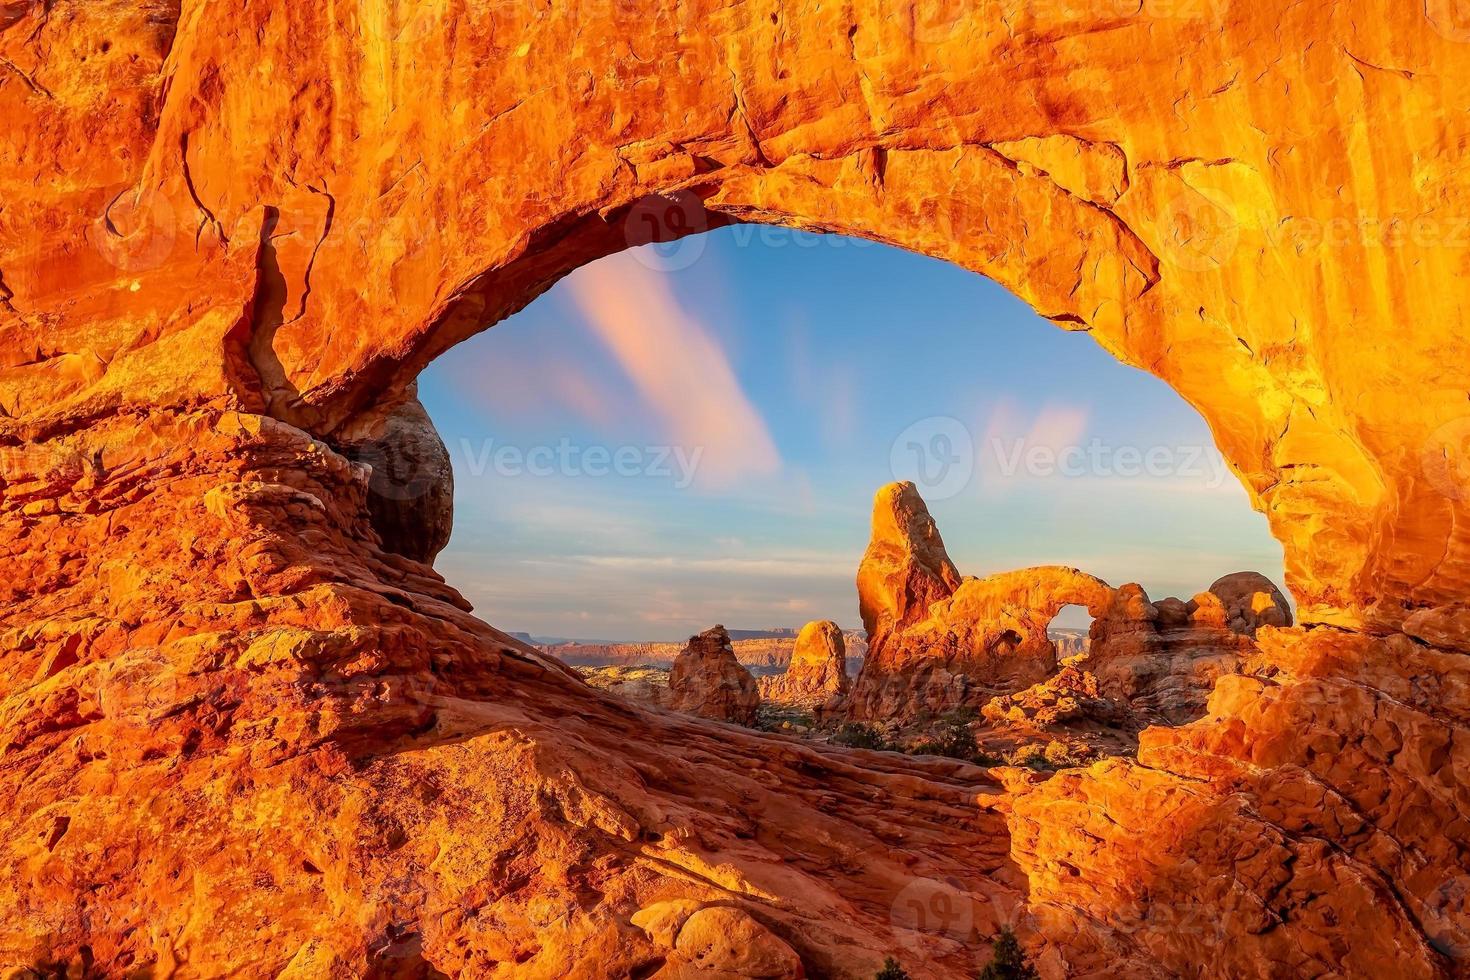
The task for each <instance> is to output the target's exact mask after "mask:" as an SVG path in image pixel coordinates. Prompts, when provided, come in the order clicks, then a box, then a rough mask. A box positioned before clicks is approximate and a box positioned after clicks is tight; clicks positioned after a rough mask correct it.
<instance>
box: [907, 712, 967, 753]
mask: <svg viewBox="0 0 1470 980" xmlns="http://www.w3.org/2000/svg"><path fill="white" fill-rule="evenodd" d="M912 751H913V752H915V753H917V754H919V755H943V756H948V757H949V758H951V759H964V760H966V761H969V760H971V759H974V758H976V757H977V756H979V754H980V747H979V746H977V745H976V744H975V733H974V732H972V731H970V725H969V723H968V722H965V721H948V722H945V723H944V725H943V726H941V727H939V728H937V729H935V730H934V731H932V732H930V733H929V737H928V738H926V739H924V740H923V741H922V742H919V743H918V744H916V745H915V746H914V747H913V750H912Z"/></svg>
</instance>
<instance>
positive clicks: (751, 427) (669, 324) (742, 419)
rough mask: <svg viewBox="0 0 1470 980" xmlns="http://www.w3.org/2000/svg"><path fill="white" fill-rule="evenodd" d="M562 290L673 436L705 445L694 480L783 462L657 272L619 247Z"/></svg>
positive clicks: (720, 357) (718, 352)
mask: <svg viewBox="0 0 1470 980" xmlns="http://www.w3.org/2000/svg"><path fill="white" fill-rule="evenodd" d="M566 285H567V290H568V292H569V293H570V295H571V297H572V301H573V302H575V303H576V304H577V307H578V309H579V310H581V312H582V314H583V316H584V317H585V318H586V321H587V325H588V327H589V328H590V329H591V330H592V332H593V333H594V334H596V335H597V337H598V338H599V339H600V340H601V341H602V342H603V344H605V345H606V346H607V349H608V350H609V351H610V352H611V353H612V355H613V356H614V357H615V358H616V359H617V361H618V363H619V364H620V365H621V366H622V368H623V371H624V372H625V373H626V374H627V375H628V377H629V379H630V380H631V381H632V382H633V384H634V385H635V386H636V387H637V389H638V391H639V394H640V395H641V396H642V397H643V400H644V401H645V402H647V403H648V404H649V405H650V406H651V407H652V408H653V409H654V410H655V411H657V412H658V413H659V415H660V416H662V418H663V420H664V424H665V426H666V430H667V431H668V433H669V434H670V436H671V437H672V439H673V441H674V442H675V443H676V444H677V445H679V446H681V447H683V448H684V449H685V450H686V451H687V452H691V453H692V452H693V451H695V450H696V449H701V450H702V456H701V457H700V461H699V466H698V470H697V471H696V476H695V482H696V483H698V484H700V485H702V486H706V487H726V486H729V485H731V484H733V483H735V482H737V481H738V480H740V479H741V478H743V477H747V476H753V475H766V474H770V473H774V472H776V471H777V470H778V469H779V468H780V466H781V458H780V455H779V454H778V453H777V451H776V444H775V442H774V441H773V440H772V439H771V434H770V432H769V431H768V430H767V428H766V424H765V420H764V419H762V418H761V415H760V413H759V412H758V411H756V409H755V406H754V405H752V404H751V402H750V399H749V398H747V397H746V395H745V392H744V390H743V389H742V388H741V387H740V382H739V380H738V379H737V378H736V377H735V372H734V370H733V369H732V368H731V367H730V361H729V359H728V358H727V357H726V356H725V352H724V351H723V350H722V349H721V348H720V345H719V343H718V342H717V341H716V340H715V338H714V337H713V336H712V335H711V333H710V331H709V330H708V329H707V328H706V327H705V325H704V324H702V323H701V322H700V321H699V320H698V319H697V318H695V317H694V316H692V315H691V314H690V313H688V312H687V311H686V310H684V309H683V307H681V306H680V304H679V301H678V300H677V299H676V298H675V296H674V295H673V292H672V291H671V290H670V289H669V284H668V282H667V280H666V279H664V277H663V276H662V275H660V274H659V273H657V272H654V271H653V270H652V269H649V268H647V267H646V266H644V265H642V264H641V263H640V262H639V261H638V260H637V258H636V257H635V256H633V255H631V254H629V253H627V252H624V253H621V254H619V255H615V256H611V257H609V258H606V259H603V260H602V261H600V262H596V263H593V264H592V265H589V266H586V267H585V268H582V269H579V270H578V271H577V272H575V273H574V274H572V275H571V276H569V277H568V278H567V280H566Z"/></svg>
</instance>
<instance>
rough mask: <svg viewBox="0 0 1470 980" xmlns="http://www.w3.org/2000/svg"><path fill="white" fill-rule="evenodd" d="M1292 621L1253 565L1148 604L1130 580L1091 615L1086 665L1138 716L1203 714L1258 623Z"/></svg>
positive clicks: (1241, 661) (1249, 647) (1169, 718)
mask: <svg viewBox="0 0 1470 980" xmlns="http://www.w3.org/2000/svg"><path fill="white" fill-rule="evenodd" d="M1290 623H1291V609H1290V607H1289V606H1288V605H1287V603H1286V599H1285V597H1284V596H1282V595H1281V592H1280V590H1278V589H1277V588H1276V586H1275V585H1273V584H1272V583H1271V581H1270V580H1269V579H1267V578H1266V577H1265V576H1264V575H1261V574H1260V573H1259V572H1236V573H1234V574H1232V575H1227V576H1225V577H1223V578H1221V579H1219V580H1218V581H1217V582H1216V583H1215V584H1214V585H1211V586H1210V588H1209V589H1208V590H1206V591H1204V592H1201V593H1200V594H1199V595H1196V596H1195V597H1194V598H1193V599H1191V600H1189V601H1188V602H1184V601H1181V600H1179V599H1174V598H1168V599H1161V600H1159V602H1157V603H1154V602H1151V601H1150V600H1149V597H1148V593H1146V592H1144V590H1143V587H1142V586H1140V585H1137V584H1134V583H1130V584H1128V585H1124V586H1123V587H1121V588H1120V589H1118V591H1117V594H1116V596H1115V597H1114V599H1113V601H1112V602H1111V604H1109V606H1108V607H1107V608H1106V609H1105V610H1104V611H1103V614H1102V615H1101V616H1099V617H1097V619H1095V620H1094V621H1093V624H1092V630H1091V632H1090V634H1089V640H1088V654H1087V658H1086V661H1085V664H1086V667H1087V670H1088V671H1089V672H1091V673H1092V674H1094V675H1095V676H1096V677H1097V681H1098V688H1099V690H1100V692H1101V693H1102V695H1103V696H1105V697H1108V698H1111V699H1114V700H1116V701H1120V702H1122V703H1124V704H1126V705H1127V706H1128V708H1129V710H1130V711H1131V712H1132V714H1133V715H1134V716H1135V717H1136V718H1137V719H1138V720H1139V721H1140V722H1157V723H1162V724H1171V725H1173V724H1180V723H1183V722H1186V721H1193V720H1194V719H1196V718H1198V717H1200V716H1201V715H1202V714H1204V710H1205V702H1206V701H1207V700H1208V699H1209V696H1210V692H1211V691H1212V690H1213V689H1214V687H1215V682H1216V681H1217V680H1218V679H1219V678H1220V677H1222V676H1224V675H1226V674H1235V673H1239V672H1240V671H1241V670H1242V669H1243V668H1244V666H1245V665H1246V663H1247V662H1248V661H1249V660H1250V658H1251V657H1252V655H1253V654H1254V653H1255V652H1256V649H1257V648H1256V643H1255V637H1256V631H1257V630H1258V629H1259V628H1260V627H1261V626H1268V625H1269V626H1285V625H1289V624H1290ZM1140 727H1141V726H1140Z"/></svg>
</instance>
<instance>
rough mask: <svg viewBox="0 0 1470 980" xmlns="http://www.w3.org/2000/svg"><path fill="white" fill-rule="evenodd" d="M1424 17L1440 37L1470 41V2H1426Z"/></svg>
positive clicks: (1460, 42) (1456, 41)
mask: <svg viewBox="0 0 1470 980" xmlns="http://www.w3.org/2000/svg"><path fill="white" fill-rule="evenodd" d="M1424 16H1425V17H1426V18H1427V19H1428V21H1429V24H1430V26H1431V27H1433V28H1434V29H1435V31H1437V32H1438V33H1439V35H1440V37H1443V38H1445V39H1446V40H1449V41H1454V42H1455V43H1456V44H1464V43H1465V42H1466V41H1470V0H1424Z"/></svg>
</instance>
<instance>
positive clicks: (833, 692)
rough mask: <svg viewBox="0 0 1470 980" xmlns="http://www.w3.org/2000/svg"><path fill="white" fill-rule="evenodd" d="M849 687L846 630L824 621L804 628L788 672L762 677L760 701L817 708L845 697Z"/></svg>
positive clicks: (827, 620)
mask: <svg viewBox="0 0 1470 980" xmlns="http://www.w3.org/2000/svg"><path fill="white" fill-rule="evenodd" d="M848 687H849V683H848V678H847V646H846V644H844V643H843V640H842V628H841V627H840V626H838V625H837V624H836V623H834V622H832V621H831V620H829V619H823V620H816V621H813V622H810V623H807V624H806V625H805V626H803V627H802V628H801V634H800V635H799V636H798V637H797V638H796V646H795V647H794V648H793V649H792V651H791V662H790V664H788V665H787V667H786V672H785V673H784V674H775V675H772V676H767V677H762V678H761V679H760V697H761V700H762V701H771V702H775V703H778V704H793V705H801V706H804V707H814V706H818V705H825V704H826V703H827V702H829V701H832V700H833V699H839V698H842V697H845V696H846V695H847V690H848Z"/></svg>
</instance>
